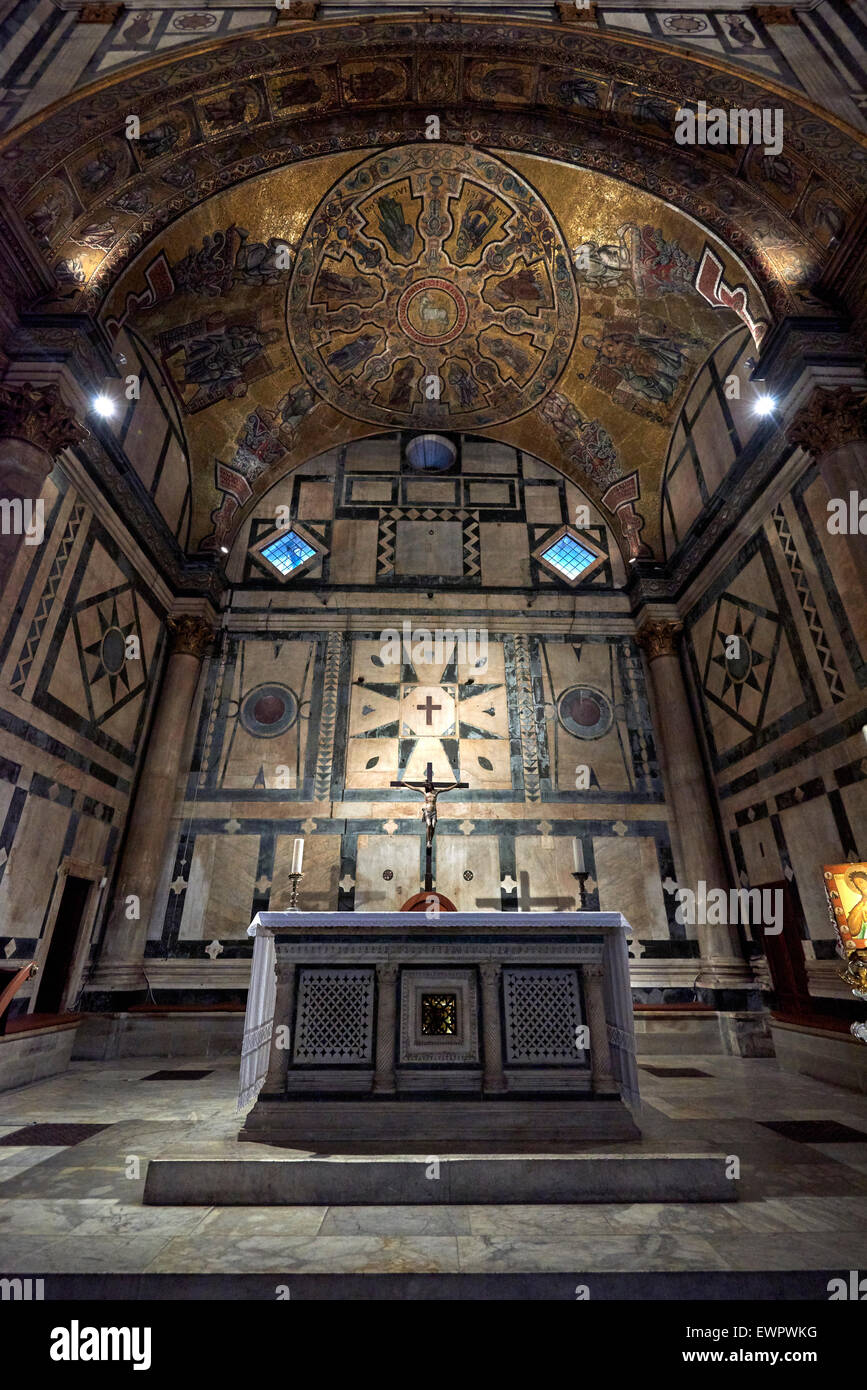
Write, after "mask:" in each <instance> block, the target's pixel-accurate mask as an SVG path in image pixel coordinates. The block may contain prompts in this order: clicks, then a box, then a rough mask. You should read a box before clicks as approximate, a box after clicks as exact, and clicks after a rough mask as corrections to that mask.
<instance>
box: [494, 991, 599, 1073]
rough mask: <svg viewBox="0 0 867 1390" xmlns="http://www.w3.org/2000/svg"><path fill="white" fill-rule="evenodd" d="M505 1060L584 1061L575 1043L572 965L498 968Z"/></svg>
mask: <svg viewBox="0 0 867 1390" xmlns="http://www.w3.org/2000/svg"><path fill="white" fill-rule="evenodd" d="M503 999H504V1008H505V1022H506V1061H507V1062H527V1063H535V1064H536V1065H537V1066H551V1065H555V1064H556V1065H558V1066H563V1065H567V1064H569V1063H571V1064H572V1065H573V1066H574V1065H575V1064H576V1063H580V1062H582V1061H583V1060H584V1053H583V1052H582V1051H581V1050H580V1049H579V1048H577V1047H576V1045H575V1030H576V1028H577V1027H578V1025H579V1024H580V1023H581V1022H582V1019H581V998H580V995H579V992H578V972H577V970H554V969H551V970H543V969H539V970H531V969H526V968H517V967H516V968H514V969H509V968H507V969H505V970H504V971H503Z"/></svg>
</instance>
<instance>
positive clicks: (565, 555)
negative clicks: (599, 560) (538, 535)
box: [542, 531, 596, 581]
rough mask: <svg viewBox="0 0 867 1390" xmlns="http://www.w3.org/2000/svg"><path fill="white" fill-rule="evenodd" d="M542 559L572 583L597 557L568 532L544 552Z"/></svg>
mask: <svg viewBox="0 0 867 1390" xmlns="http://www.w3.org/2000/svg"><path fill="white" fill-rule="evenodd" d="M542 559H543V560H547V562H548V564H549V565H553V567H554V569H556V570H559V571H560V573H561V574H562V575H563V576H564V577H565V578H566V579H568V580H570V581H572V580H575V579H577V578H578V576H579V574H581V573H583V571H584V570H586V569H587V568H588V566H589V565H592V564H593V561H594V560H595V559H596V556H595V555H594V554H592V553H591V551H589V550H587V549H586V547H585V546H583V545H582V544H581V542H580V541H576V539H575V537H574V536H570V534H569V532H568V531H567V532H566V534H565V535H563V536H561V537H560V539H559V540H558V541H555V542H554V544H553V545H552V546H551V547H550V548H549V549H548V550H545V551H543V553H542Z"/></svg>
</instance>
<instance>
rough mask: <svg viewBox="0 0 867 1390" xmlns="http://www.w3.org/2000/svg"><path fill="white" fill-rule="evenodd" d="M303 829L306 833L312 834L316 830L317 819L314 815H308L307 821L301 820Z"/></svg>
mask: <svg viewBox="0 0 867 1390" xmlns="http://www.w3.org/2000/svg"><path fill="white" fill-rule="evenodd" d="M301 829H302V830H303V831H304V834H305V835H312V834H313V833H314V832H315V830H316V821H315V820H314V819H313V817H312V816H308V817H307V819H306V820H305V821H302V822H301Z"/></svg>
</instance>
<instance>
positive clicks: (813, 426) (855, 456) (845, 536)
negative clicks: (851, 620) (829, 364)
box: [786, 386, 867, 602]
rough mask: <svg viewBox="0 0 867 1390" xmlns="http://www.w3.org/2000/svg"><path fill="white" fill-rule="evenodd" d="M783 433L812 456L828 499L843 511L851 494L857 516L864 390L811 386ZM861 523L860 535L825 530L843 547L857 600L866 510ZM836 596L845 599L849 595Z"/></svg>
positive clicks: (864, 584) (866, 426)
mask: <svg viewBox="0 0 867 1390" xmlns="http://www.w3.org/2000/svg"><path fill="white" fill-rule="evenodd" d="M786 437H787V439H788V440H789V443H790V444H799V445H800V446H801V448H802V449H805V450H806V451H807V453H809V454H812V456H813V458H814V459H815V460H816V463H817V465H818V468H819V472H820V474H821V476H822V481H823V482H824V484H825V486H826V488H827V489H828V496H829V497H831V498H840V499H842V500H843V501H844V502H845V503H846V505H847V510H848V506H849V498H850V494H851V493H853V492H854V493H855V494H856V507H855V511H856V516H857V515H858V510H857V507H858V503H859V502H865V501H867V392H864V391H856V390H854V389H853V388H852V387H851V386H837V387H834V388H833V389H832V390H826V389H825V388H823V387H820V388H817V389H816V390H815V391H814V392H813V394H812V396H811V397H810V399H809V401H808V402H807V404H806V405H805V406H804V407H803V408H802V409H801V410H799V411H798V414H797V415H796V416H795V418H794V420H793V421H792V423H791V425H789V427H788V429H787V430H786ZM863 526H864V528H865V530H864V533H863V534H862V532H861V531H860V530H857V529H856V530H855V531H850V532H848V533H841V534H834V533H833V532H829V536H830V541H831V544H832V545H834V544H837V545H839V546H841V547H845V549H846V551H847V552H848V554H849V557H850V558H851V561H852V567H853V570H854V574H853V576H852V579H853V583H855V584H857V585H859V586H860V590H861V592H860V594H859V595H858V600H859V601H861V602H863V598H864V596H865V595H867V510H865V514H864V520H863ZM841 597H842V598H843V599H844V600H846V599H847V598H848V599H850V600H851V599H853V598H854V595H852V594H841Z"/></svg>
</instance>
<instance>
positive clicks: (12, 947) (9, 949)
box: [3, 936, 18, 960]
mask: <svg viewBox="0 0 867 1390" xmlns="http://www.w3.org/2000/svg"><path fill="white" fill-rule="evenodd" d="M17 950H18V942H17V941H16V940H15V937H14V936H10V938H9V940H8V941H7V942H6V945H5V946H4V947H3V954H4V956H5V957H6V959H7V960H10V959H11V957H12V956H14V955H15V952H16V951H17Z"/></svg>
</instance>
